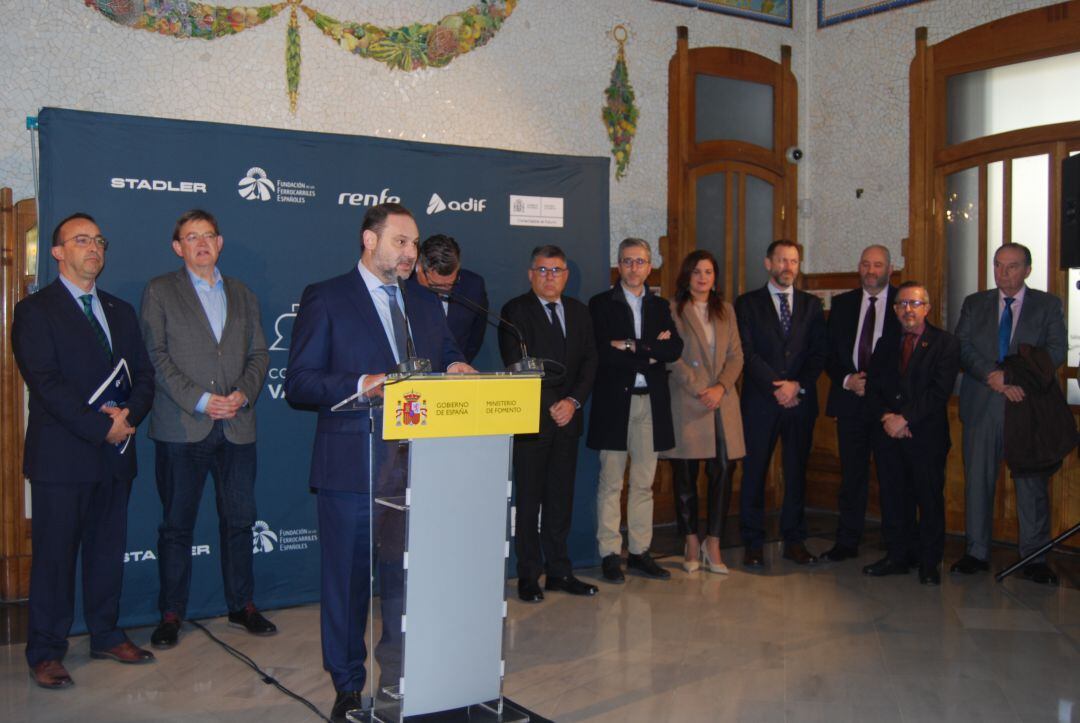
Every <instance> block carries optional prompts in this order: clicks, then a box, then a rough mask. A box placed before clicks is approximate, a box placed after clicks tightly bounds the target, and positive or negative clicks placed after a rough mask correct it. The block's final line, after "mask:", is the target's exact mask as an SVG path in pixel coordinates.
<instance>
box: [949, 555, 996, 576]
mask: <svg viewBox="0 0 1080 723" xmlns="http://www.w3.org/2000/svg"><path fill="white" fill-rule="evenodd" d="M989 569H990V563H989V562H987V561H986V560H980V559H979V558H977V557H972V556H971V555H964V556H963V557H961V558H960V559H959V560H957V561H956V562H954V563H953V564H952V567H950V568H949V572H958V573H960V574H961V575H974V574H975V573H977V572H986V571H988V570H989Z"/></svg>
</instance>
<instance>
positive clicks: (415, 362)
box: [395, 276, 431, 374]
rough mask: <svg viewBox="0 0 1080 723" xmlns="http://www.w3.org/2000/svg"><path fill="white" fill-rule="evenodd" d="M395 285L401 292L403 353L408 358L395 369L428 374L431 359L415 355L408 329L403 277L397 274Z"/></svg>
mask: <svg viewBox="0 0 1080 723" xmlns="http://www.w3.org/2000/svg"><path fill="white" fill-rule="evenodd" d="M397 285H398V291H399V292H400V293H401V313H402V314H404V316H405V355H406V356H407V357H408V358H407V359H404V360H403V361H401V362H400V363H399V364H398V365H397V367H395V369H396V370H397V372H398V373H399V374H428V373H430V372H431V360H430V359H421V358H419V357H417V356H416V347H415V346H413V338H412V331H411V330H410V329H409V310H408V306H406V303H405V279H403V278H401V277H400V276H399V277H398V280H397Z"/></svg>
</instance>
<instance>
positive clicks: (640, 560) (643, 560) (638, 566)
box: [626, 550, 671, 580]
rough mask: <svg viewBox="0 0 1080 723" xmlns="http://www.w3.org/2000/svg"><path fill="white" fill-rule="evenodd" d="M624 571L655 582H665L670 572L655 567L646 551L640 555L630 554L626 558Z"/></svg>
mask: <svg viewBox="0 0 1080 723" xmlns="http://www.w3.org/2000/svg"><path fill="white" fill-rule="evenodd" d="M626 569H627V570H634V571H635V572H638V573H640V574H641V575H644V576H645V577H651V578H655V579H657V580H667V579H668V578H670V577H671V572H670V571H668V570H665V569H664V568H662V567H660V566H659V565H657V564H656V560H654V559H652V555H650V554H649V551H648V550H645V551H644V552H642V553H641V554H640V555H635V554H633V553H630V554H629V555H628V556H627V558H626Z"/></svg>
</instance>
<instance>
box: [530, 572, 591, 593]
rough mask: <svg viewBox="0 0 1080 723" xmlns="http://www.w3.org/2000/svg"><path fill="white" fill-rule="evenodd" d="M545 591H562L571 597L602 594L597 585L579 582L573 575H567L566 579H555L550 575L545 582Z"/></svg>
mask: <svg viewBox="0 0 1080 723" xmlns="http://www.w3.org/2000/svg"><path fill="white" fill-rule="evenodd" d="M544 589H545V590H560V591H562V592H565V593H569V594H571V595H584V596H586V597H588V596H591V595H595V594H596V593H598V592H600V591H599V590H598V589H597V588H596V585H590V584H589V583H587V582H582V581H581V580H578V579H577V578H576V577H574V576H573V575H567V576H565V577H555V576H553V575H548V576H547V579H546V580H545V581H544Z"/></svg>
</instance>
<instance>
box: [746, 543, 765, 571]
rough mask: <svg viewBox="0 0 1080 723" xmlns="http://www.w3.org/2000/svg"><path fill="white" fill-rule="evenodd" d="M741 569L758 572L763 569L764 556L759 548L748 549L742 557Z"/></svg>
mask: <svg viewBox="0 0 1080 723" xmlns="http://www.w3.org/2000/svg"><path fill="white" fill-rule="evenodd" d="M742 564H743V567H749V568H751V569H755V570H760V569H761V568H763V567H765V556H764V554H763V553H762V551H761V548H760V547H748V548H746V553H745V554H744V555H743V560H742Z"/></svg>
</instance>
